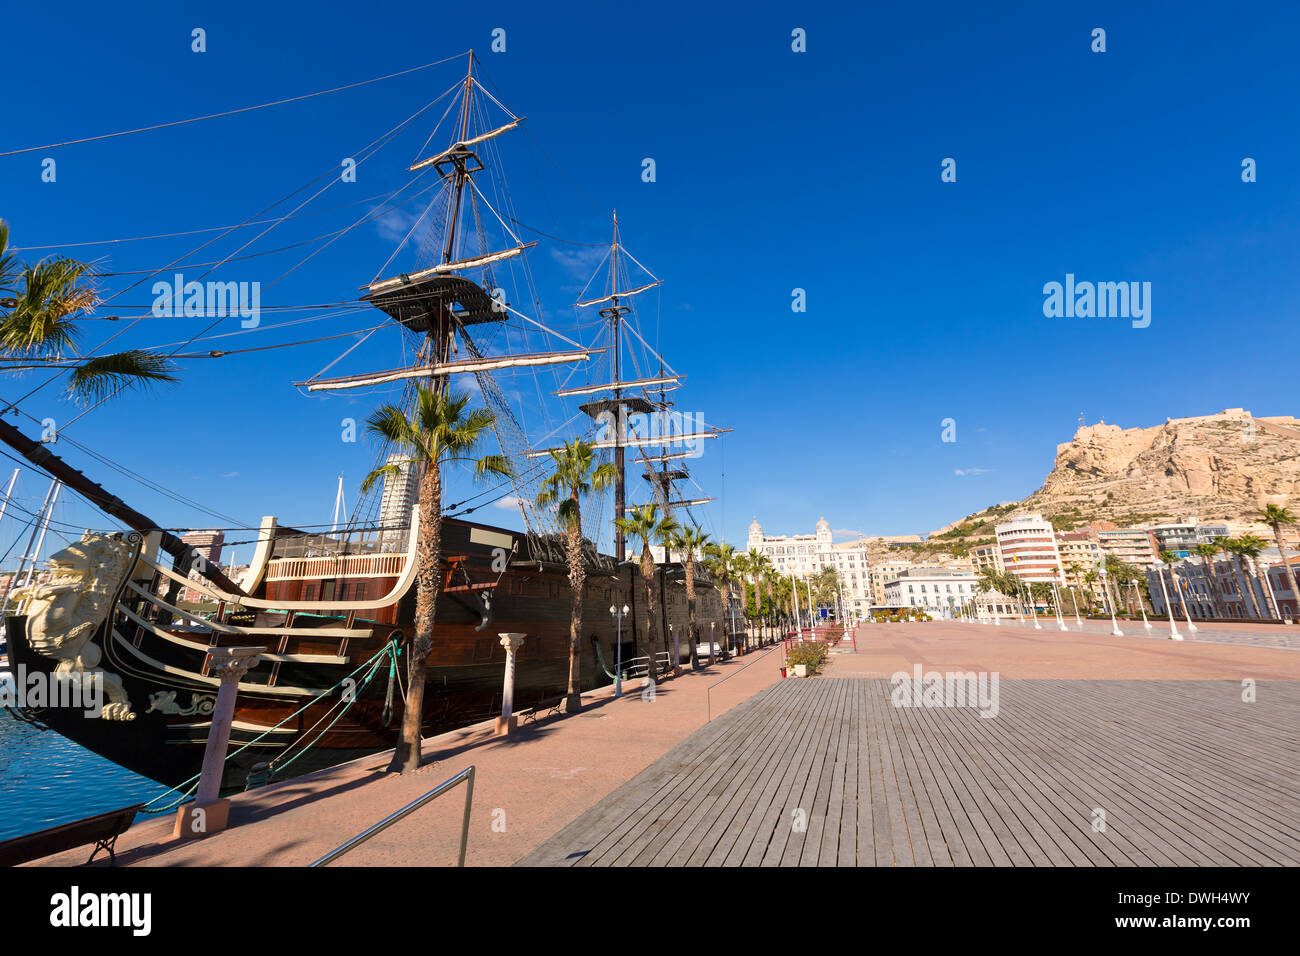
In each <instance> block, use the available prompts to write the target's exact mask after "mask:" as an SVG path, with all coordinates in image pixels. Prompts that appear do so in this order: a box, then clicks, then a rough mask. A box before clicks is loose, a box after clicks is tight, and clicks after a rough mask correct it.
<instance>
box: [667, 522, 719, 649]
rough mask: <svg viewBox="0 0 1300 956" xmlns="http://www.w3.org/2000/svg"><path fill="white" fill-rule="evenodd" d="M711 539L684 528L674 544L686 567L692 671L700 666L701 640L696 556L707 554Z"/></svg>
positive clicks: (703, 534)
mask: <svg viewBox="0 0 1300 956" xmlns="http://www.w3.org/2000/svg"><path fill="white" fill-rule="evenodd" d="M710 543H711V539H710V538H709V536H708V535H707V534H705V533H704V532H703V531H700V530H698V529H696V528H690V527H686V528H682V529H680V530H679V531H678V532H677V534H676V535H675V536H674V538H673V544H674V546H675V547H676V548H677V550H678V551H680V552H682V563H683V564H684V565H685V567H686V616H687V618H688V619H689V624H688V634H687V642H688V643H689V644H690V645H691V670H693V671H694V670H698V669H699V666H700V658H699V652H698V651H696V649H695V645H696V644H697V643H698V642H699V640H700V632H699V626H698V625H697V624H696V623H695V556H696V555H697V554H704V553H706V550H707V548H708V547H709V544H710Z"/></svg>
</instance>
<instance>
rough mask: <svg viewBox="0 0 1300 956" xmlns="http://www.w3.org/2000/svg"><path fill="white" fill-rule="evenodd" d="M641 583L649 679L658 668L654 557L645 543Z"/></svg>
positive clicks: (642, 554)
mask: <svg viewBox="0 0 1300 956" xmlns="http://www.w3.org/2000/svg"><path fill="white" fill-rule="evenodd" d="M641 584H642V586H643V587H644V588H645V607H646V642H645V646H646V652H647V656H648V659H647V661H646V666H647V668H648V670H647V671H646V673H647V674H648V675H649V676H650V680H652V681H653V680H654V679H655V678H657V677H658V676H659V670H658V668H657V667H655V563H654V557H653V556H652V555H651V554H650V545H649V544H648V543H647V544H646V545H645V546H644V547H643V548H642V549H641Z"/></svg>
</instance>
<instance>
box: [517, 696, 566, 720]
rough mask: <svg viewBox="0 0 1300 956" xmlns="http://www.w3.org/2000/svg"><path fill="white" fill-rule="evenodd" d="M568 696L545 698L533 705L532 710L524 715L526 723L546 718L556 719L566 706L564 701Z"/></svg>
mask: <svg viewBox="0 0 1300 956" xmlns="http://www.w3.org/2000/svg"><path fill="white" fill-rule="evenodd" d="M568 696H569V695H568V694H557V695H556V696H554V697H543V698H542V699H541V700H539V701H538V702H537V703H536V704H534V705H533V709H532V710H530V711H529V712H528V713H527V714H525V715H524V723H528V722H529V721H533V720H541V719H543V718H545V717H554V716H555V715H556V714H558V713H559V712H560V708H561V707H563V706H564V699H565V698H566V697H568Z"/></svg>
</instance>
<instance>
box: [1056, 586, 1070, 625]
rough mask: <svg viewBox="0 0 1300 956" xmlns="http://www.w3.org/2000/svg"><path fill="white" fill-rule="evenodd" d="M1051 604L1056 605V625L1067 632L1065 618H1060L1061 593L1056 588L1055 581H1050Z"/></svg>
mask: <svg viewBox="0 0 1300 956" xmlns="http://www.w3.org/2000/svg"><path fill="white" fill-rule="evenodd" d="M1052 603H1053V604H1054V605H1056V624H1057V626H1058V627H1060V629H1061V630H1063V631H1068V630H1069V628H1068V627H1066V626H1065V618H1063V617H1061V592H1060V591H1059V590H1057V588H1056V579H1055V578H1053V579H1052Z"/></svg>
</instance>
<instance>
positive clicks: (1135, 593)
mask: <svg viewBox="0 0 1300 956" xmlns="http://www.w3.org/2000/svg"><path fill="white" fill-rule="evenodd" d="M1133 596H1134V597H1135V598H1137V602H1138V607H1139V608H1140V609H1141V611H1142V626H1143V627H1145V628H1146V629H1147V630H1148V631H1149V630H1151V622H1150V621H1148V620H1147V606H1146V605H1145V604H1143V603H1142V592H1141V591H1139V590H1138V583H1137V581H1134V582H1133Z"/></svg>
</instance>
